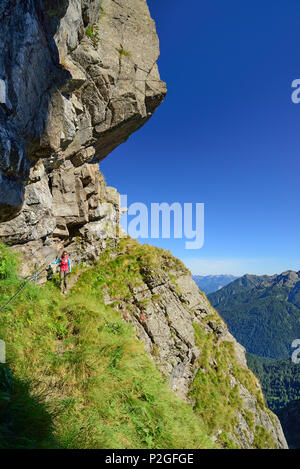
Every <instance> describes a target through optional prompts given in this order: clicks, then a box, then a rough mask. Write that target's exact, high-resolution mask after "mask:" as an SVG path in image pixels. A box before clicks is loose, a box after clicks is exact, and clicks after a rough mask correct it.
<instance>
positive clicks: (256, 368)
mask: <svg viewBox="0 0 300 469" xmlns="http://www.w3.org/2000/svg"><path fill="white" fill-rule="evenodd" d="M208 298H209V301H210V302H211V304H212V305H213V306H214V307H215V308H216V309H217V311H218V312H219V313H220V315H221V316H222V317H223V319H224V320H225V321H226V322H227V324H228V327H229V329H230V331H231V332H232V333H233V334H234V335H235V337H236V338H237V339H238V341H239V342H240V343H241V344H243V345H244V347H246V349H247V352H248V354H247V362H248V366H249V368H250V369H252V371H253V372H254V373H255V375H256V376H257V377H258V378H259V380H260V382H261V384H262V387H263V390H264V394H265V396H266V399H267V401H268V405H269V407H270V409H271V410H273V411H274V412H275V413H277V415H278V417H279V418H280V421H281V423H282V427H283V429H284V432H285V436H286V438H287V441H288V443H289V446H290V448H300V430H299V429H300V365H296V364H293V363H292V361H291V354H292V351H293V349H292V348H291V344H292V342H293V341H294V340H295V339H300V272H294V271H287V272H283V273H282V274H280V275H272V276H267V275H262V276H257V275H244V276H243V277H241V278H239V279H237V280H235V281H233V282H231V283H230V284H228V285H226V286H225V287H223V288H222V289H220V290H219V291H217V292H215V293H211V294H210V295H208Z"/></svg>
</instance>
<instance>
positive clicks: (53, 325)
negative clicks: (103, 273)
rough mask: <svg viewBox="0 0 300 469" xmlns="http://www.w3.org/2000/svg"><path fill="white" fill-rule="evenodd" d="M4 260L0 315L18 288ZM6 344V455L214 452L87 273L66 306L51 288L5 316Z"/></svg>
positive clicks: (2, 432)
mask: <svg viewBox="0 0 300 469" xmlns="http://www.w3.org/2000/svg"><path fill="white" fill-rule="evenodd" d="M1 253H2V262H1V270H0V301H1V305H2V304H4V303H5V302H6V301H7V300H8V299H9V298H10V297H11V296H12V295H13V294H14V293H15V292H16V291H17V290H18V288H19V287H20V285H21V282H20V281H19V280H18V277H17V273H16V268H17V263H16V260H15V258H14V257H13V256H12V255H11V254H10V253H9V251H8V250H7V249H6V248H4V247H3V246H2V247H1ZM0 337H1V339H2V340H4V341H5V342H6V346H7V364H6V365H1V367H0V447H1V448H49V447H50V448H211V447H214V444H213V442H212V441H211V439H210V438H209V437H208V432H207V430H206V428H205V425H204V424H203V423H202V422H201V420H200V419H199V418H197V416H196V415H195V414H194V413H193V410H192V407H191V406H189V405H187V404H185V403H184V402H182V401H180V400H179V399H177V398H176V396H175V395H174V393H172V392H171V391H170V390H169V389H168V387H167V384H166V382H165V380H164V379H163V378H162V376H161V375H160V373H159V372H158V371H157V369H156V367H155V365H154V363H153V362H152V360H151V359H150V357H149V356H148V355H147V354H146V353H145V351H144V347H143V344H142V343H141V342H139V341H137V340H136V338H135V333H134V330H133V328H132V326H131V325H129V324H126V323H124V322H123V321H122V320H121V318H120V315H119V314H118V313H117V312H116V311H114V310H113V309H111V308H109V307H107V306H105V305H104V303H103V301H102V298H101V296H100V295H99V290H97V289H93V288H92V286H91V284H90V282H89V273H87V274H83V276H82V278H81V279H80V281H79V283H78V285H77V286H76V288H75V289H74V290H73V291H72V292H71V293H70V294H69V295H68V296H67V297H65V298H64V297H61V296H60V294H59V290H58V288H57V287H56V286H55V284H52V283H51V282H48V283H47V284H46V285H45V286H43V287H41V286H35V285H32V284H30V285H28V286H27V287H26V289H24V291H23V292H22V293H21V294H20V296H19V297H18V298H16V300H15V301H14V302H13V303H11V305H10V306H9V307H8V308H7V309H5V310H4V311H3V312H2V313H1V315H0Z"/></svg>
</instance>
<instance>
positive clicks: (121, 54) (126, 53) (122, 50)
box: [118, 46, 131, 60]
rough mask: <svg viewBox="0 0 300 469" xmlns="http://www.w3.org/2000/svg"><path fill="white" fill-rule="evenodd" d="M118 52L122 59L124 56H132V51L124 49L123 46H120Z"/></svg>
mask: <svg viewBox="0 0 300 469" xmlns="http://www.w3.org/2000/svg"><path fill="white" fill-rule="evenodd" d="M118 52H119V56H120V60H122V58H123V57H131V53H130V52H128V51H127V50H126V49H124V48H123V47H122V46H121V47H120V49H118Z"/></svg>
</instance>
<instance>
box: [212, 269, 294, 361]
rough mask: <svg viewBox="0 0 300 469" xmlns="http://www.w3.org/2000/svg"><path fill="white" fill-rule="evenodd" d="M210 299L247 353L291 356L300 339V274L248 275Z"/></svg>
mask: <svg viewBox="0 0 300 469" xmlns="http://www.w3.org/2000/svg"><path fill="white" fill-rule="evenodd" d="M208 298H209V301H210V302H211V304H212V306H214V307H215V308H216V309H217V311H218V312H219V313H220V314H221V316H222V317H223V319H224V320H225V321H226V322H227V324H228V326H229V329H230V330H231V332H232V333H233V335H235V337H236V338H237V340H238V341H239V342H241V343H242V344H243V345H244V346H245V347H246V349H247V352H249V353H253V354H255V355H259V356H261V357H266V358H275V359H279V358H288V357H290V355H291V352H292V349H291V344H292V342H293V340H295V339H298V338H300V272H294V271H287V272H284V273H282V274H280V275H272V276H267V275H262V276H258V275H244V276H243V277H241V278H239V279H237V280H235V281H234V282H231V283H230V284H229V285H227V286H225V287H224V288H222V289H221V290H219V291H217V292H215V293H211V294H210V295H208Z"/></svg>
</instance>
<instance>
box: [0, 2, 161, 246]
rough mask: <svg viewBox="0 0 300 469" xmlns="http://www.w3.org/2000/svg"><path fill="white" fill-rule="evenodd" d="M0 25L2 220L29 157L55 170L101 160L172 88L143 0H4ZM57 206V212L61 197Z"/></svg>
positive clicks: (11, 212) (14, 204) (15, 207)
mask: <svg viewBox="0 0 300 469" xmlns="http://www.w3.org/2000/svg"><path fill="white" fill-rule="evenodd" d="M0 25H1V28H0V49H1V51H2V53H1V57H0V209H1V211H0V217H1V218H0V219H1V220H2V221H5V220H7V219H9V218H12V217H14V216H15V215H16V214H17V213H18V212H19V211H20V209H21V207H22V203H23V194H24V185H25V183H27V181H28V176H29V170H30V167H32V166H33V165H35V164H36V163H37V162H39V160H40V159H41V162H40V165H44V166H45V168H46V172H47V174H49V173H51V172H52V171H53V170H54V169H57V168H58V166H59V165H61V164H62V162H63V161H65V160H67V161H68V162H71V164H72V166H73V167H74V168H78V167H79V166H81V165H83V164H85V163H86V162H88V163H90V162H94V163H96V162H98V161H100V160H102V159H103V158H105V157H106V156H107V155H108V154H109V153H110V152H111V151H112V150H113V149H114V148H115V147H117V146H118V145H120V144H121V143H122V142H124V141H125V140H126V139H127V138H128V137H129V136H130V134H131V133H132V132H134V131H135V130H137V129H138V128H139V127H141V126H142V125H143V124H144V123H145V122H146V121H147V120H148V119H149V118H150V117H151V115H152V113H153V112H154V111H155V109H156V107H157V106H158V105H159V104H160V103H161V102H162V100H163V98H164V96H165V93H166V88H165V84H164V83H163V82H162V81H161V80H160V77H159V73H158V68H157V65H156V62H157V59H158V56H159V44H158V38H157V35H156V30H155V24H154V22H153V20H152V19H151V17H150V14H149V10H148V7H147V4H146V1H145V0H126V1H125V0H121V1H119V2H115V1H113V0H103V1H101V0H64V1H57V0H24V1H23V0H22V1H19V0H3V1H2V2H1V5H0ZM69 171H70V168H69ZM75 171H77V169H74V172H75ZM49 203H50V202H49ZM48 205H49V204H48ZM54 205H56V204H55V203H54ZM49 208H50V207H49ZM52 215H53V217H54V218H55V217H56V216H58V217H60V215H57V213H56V211H55V207H54V209H53V210H52ZM73 215H76V214H75V213H74V214H72V216H73ZM80 223H81V222H80ZM53 224H54V221H53V222H52V223H50V225H48V224H47V225H48V228H47V229H46V227H45V229H44V230H43V233H42V232H41V233H40V234H39V236H47V235H48V234H49V233H51V229H52V228H53ZM78 224H79V223H78ZM60 226H61V220H60ZM65 230H66V228H65ZM4 236H5V233H4ZM32 237H33V235H32V234H30V233H28V237H27V239H28V240H31V238H32ZM9 240H10V239H9ZM23 241H25V239H23Z"/></svg>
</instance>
